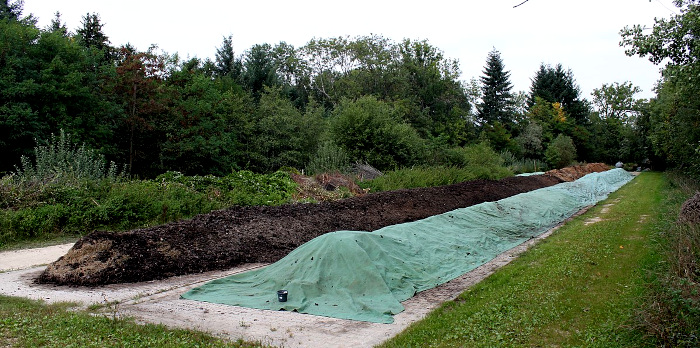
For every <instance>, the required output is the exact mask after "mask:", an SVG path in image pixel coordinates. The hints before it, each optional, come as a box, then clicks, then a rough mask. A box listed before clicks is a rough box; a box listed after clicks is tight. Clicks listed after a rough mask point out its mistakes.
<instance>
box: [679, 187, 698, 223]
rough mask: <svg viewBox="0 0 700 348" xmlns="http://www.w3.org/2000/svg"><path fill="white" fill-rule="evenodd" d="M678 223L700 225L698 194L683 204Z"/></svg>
mask: <svg viewBox="0 0 700 348" xmlns="http://www.w3.org/2000/svg"><path fill="white" fill-rule="evenodd" d="M678 221H679V222H682V223H690V224H700V192H696V193H695V196H693V197H690V199H688V200H687V201H685V202H683V205H682V206H681V212H680V214H679V215H678Z"/></svg>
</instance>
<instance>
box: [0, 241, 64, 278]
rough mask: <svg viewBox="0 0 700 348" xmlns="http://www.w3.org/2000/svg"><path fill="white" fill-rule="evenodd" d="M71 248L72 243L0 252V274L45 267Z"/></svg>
mask: <svg viewBox="0 0 700 348" xmlns="http://www.w3.org/2000/svg"><path fill="white" fill-rule="evenodd" d="M72 246H73V243H70V244H61V245H54V246H50V247H45V248H38V249H22V250H12V251H3V252H0V272H5V271H11V270H16V269H26V268H30V267H32V266H41V265H47V264H49V263H51V262H54V261H56V259H58V258H59V257H61V256H63V255H65V254H66V253H67V252H68V250H69V249H70V248H71V247H72Z"/></svg>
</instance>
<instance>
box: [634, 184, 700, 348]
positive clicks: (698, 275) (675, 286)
mask: <svg viewBox="0 0 700 348" xmlns="http://www.w3.org/2000/svg"><path fill="white" fill-rule="evenodd" d="M668 177H669V178H670V179H671V184H672V185H669V186H670V187H669V190H668V191H669V194H668V195H667V196H666V197H665V204H667V205H670V206H673V207H674V209H670V210H669V211H667V212H665V213H666V216H667V218H668V219H669V220H672V221H673V220H675V219H676V218H677V216H678V215H677V211H678V207H679V206H680V205H681V204H682V202H683V201H684V200H686V199H687V198H688V197H690V196H692V195H693V194H694V193H695V192H697V190H698V188H700V185H699V182H698V181H697V178H691V177H688V176H686V175H682V174H680V173H678V172H672V173H669V174H668ZM659 230H660V231H661V232H660V233H659V236H658V237H657V239H658V244H659V245H660V247H661V248H662V255H663V258H664V262H661V263H659V265H658V266H657V267H656V268H655V269H654V279H653V281H652V282H651V285H650V290H651V291H650V292H649V293H648V294H647V295H646V296H645V298H644V301H643V306H642V308H641V309H640V311H639V313H638V315H637V318H636V324H637V325H638V326H639V327H640V328H642V329H644V330H645V331H646V333H647V334H648V335H649V336H650V337H654V338H655V339H656V340H657V342H659V346H666V347H697V346H698V345H699V344H700V270H699V269H698V265H699V264H700V263H699V262H698V261H700V226H698V225H697V224H689V223H683V222H676V223H667V224H664V225H661V226H659Z"/></svg>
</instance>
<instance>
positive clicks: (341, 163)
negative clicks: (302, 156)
mask: <svg viewBox="0 0 700 348" xmlns="http://www.w3.org/2000/svg"><path fill="white" fill-rule="evenodd" d="M349 166H350V158H349V157H348V154H347V153H346V152H345V150H343V149H342V148H341V147H339V146H338V145H336V144H335V143H334V142H332V141H327V142H324V143H323V144H321V145H320V146H319V147H318V150H316V154H314V156H313V157H312V158H311V161H310V162H309V164H308V165H307V166H306V171H307V172H308V173H309V174H310V175H315V174H321V173H330V172H340V173H344V172H345V171H347V169H348V167H349Z"/></svg>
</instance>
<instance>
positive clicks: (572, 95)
mask: <svg viewBox="0 0 700 348" xmlns="http://www.w3.org/2000/svg"><path fill="white" fill-rule="evenodd" d="M580 94H581V91H580V89H579V87H578V85H577V84H576V80H575V79H574V74H573V72H572V71H571V70H564V68H563V67H562V65H561V64H557V65H556V66H555V67H551V66H549V65H545V64H542V65H540V69H539V70H538V71H537V72H536V73H535V77H534V78H533V79H532V86H531V87H530V96H529V98H528V105H529V106H530V107H532V106H533V105H535V102H536V98H542V99H544V100H545V101H547V102H549V103H560V104H561V107H562V109H563V110H564V111H565V112H566V113H567V114H568V115H570V116H571V117H572V118H573V121H574V122H575V123H576V124H581V125H584V124H586V123H588V114H589V110H588V106H587V105H586V103H584V102H583V101H582V100H581V99H580Z"/></svg>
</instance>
